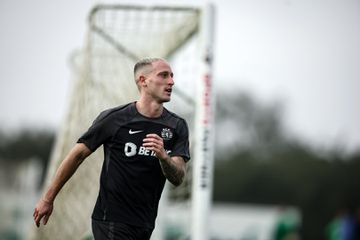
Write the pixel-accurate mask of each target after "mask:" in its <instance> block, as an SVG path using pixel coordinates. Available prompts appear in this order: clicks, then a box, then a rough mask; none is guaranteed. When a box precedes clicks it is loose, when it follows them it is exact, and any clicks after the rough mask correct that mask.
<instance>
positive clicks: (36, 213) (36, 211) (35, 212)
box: [33, 208, 38, 218]
mask: <svg viewBox="0 0 360 240" xmlns="http://www.w3.org/2000/svg"><path fill="white" fill-rule="evenodd" d="M37 215H38V210H37V209H36V208H35V209H34V213H33V217H34V218H35V217H36V216H37Z"/></svg>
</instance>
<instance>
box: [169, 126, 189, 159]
mask: <svg viewBox="0 0 360 240" xmlns="http://www.w3.org/2000/svg"><path fill="white" fill-rule="evenodd" d="M176 134H177V137H176V141H175V144H174V146H173V149H172V151H171V153H170V156H171V157H173V156H181V157H182V158H183V159H184V160H185V162H187V161H189V160H190V151H189V129H188V126H187V123H186V121H185V120H183V119H181V120H180V121H179V123H178V125H177V127H176Z"/></svg>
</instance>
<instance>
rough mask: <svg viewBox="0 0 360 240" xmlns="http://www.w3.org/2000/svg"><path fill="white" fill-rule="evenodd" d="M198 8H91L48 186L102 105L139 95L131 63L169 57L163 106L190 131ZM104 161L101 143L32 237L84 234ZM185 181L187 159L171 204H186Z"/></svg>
mask: <svg viewBox="0 0 360 240" xmlns="http://www.w3.org/2000/svg"><path fill="white" fill-rule="evenodd" d="M200 13H201V12H200V11H199V9H197V8H181V7H172V8H170V7H142V6H105V5H102V6H97V7H95V8H93V10H92V11H91V13H90V15H89V29H88V33H87V36H86V46H85V47H84V50H83V51H82V52H81V54H79V55H77V57H76V61H74V62H75V65H74V70H75V71H74V76H75V81H74V83H73V88H72V92H71V93H70V96H69V107H68V111H67V114H66V116H65V119H64V121H63V126H62V127H61V129H60V131H59V133H58V136H57V140H56V144H55V147H54V150H53V154H52V157H51V162H50V167H49V169H48V177H47V180H46V184H45V187H46V186H48V184H49V183H50V181H51V179H52V177H53V176H54V174H55V171H56V169H57V168H58V166H59V165H60V162H61V161H62V159H64V157H65V156H66V154H67V153H68V152H69V150H70V149H71V148H72V147H73V146H74V144H75V142H76V141H77V139H78V138H79V136H81V134H82V133H83V132H84V131H86V130H87V128H88V127H89V126H90V125H91V123H92V121H93V120H94V119H95V118H96V116H97V115H98V114H99V113H100V112H101V111H103V110H104V109H107V108H111V107H115V106H118V105H121V104H125V103H127V102H130V101H134V100H136V99H137V98H138V89H137V87H136V85H135V83H134V80H133V73H132V71H133V66H134V64H135V62H136V61H137V60H139V59H141V58H143V57H149V56H151V57H163V58H165V59H167V60H169V62H170V64H171V66H172V68H173V71H174V73H175V89H174V93H175V94H174V96H173V98H172V101H171V102H170V103H168V104H166V105H165V106H166V107H167V108H168V109H170V110H173V111H175V112H176V113H177V114H179V115H180V116H182V117H184V118H185V119H186V120H187V122H188V124H189V127H190V134H191V132H192V131H191V129H192V128H193V122H194V121H193V117H194V104H193V102H194V100H193V98H192V96H194V94H195V85H196V84H194V82H195V81H196V77H197V76H198V73H197V69H198V64H199V59H200V57H199V51H198V49H199V47H198V44H199V42H198V41H197V35H198V34H197V31H198V25H199V15H200ZM190 138H192V137H191V135H190ZM193 144H194V143H191V145H193ZM102 159H103V150H102V147H101V148H99V149H98V150H97V151H96V152H95V153H93V154H92V155H91V156H90V157H89V158H88V159H86V160H85V161H84V162H83V164H82V165H81V166H80V167H79V169H78V170H77V172H76V173H75V174H74V176H73V177H72V178H71V179H70V180H69V182H68V183H67V184H66V185H65V186H64V188H63V189H62V190H61V192H60V193H59V195H58V197H57V199H56V201H55V203H54V206H55V208H54V212H53V214H52V216H51V218H50V220H49V223H48V225H47V226H46V227H42V228H40V229H36V230H34V231H32V234H31V235H30V239H37V240H38V239H81V238H86V236H89V233H90V216H91V212H92V210H93V206H94V204H95V201H96V197H97V194H98V190H99V189H98V186H99V176H100V169H101V165H102ZM190 182H191V161H190V164H188V174H187V179H186V180H185V183H183V184H182V186H181V187H178V188H176V189H174V188H172V187H171V186H167V187H166V189H168V191H166V192H167V194H165V195H167V196H169V198H168V199H165V200H164V201H165V202H167V203H171V204H174V203H175V204H177V203H181V204H184V203H186V202H188V200H189V197H190V192H191V190H190V187H189V186H190ZM164 197H166V196H163V198H164ZM165 212H166V211H161V210H160V214H159V218H162V217H164V216H163V215H162V214H165ZM159 222H161V220H159ZM189 222H190V221H189ZM159 229H160V228H158V231H159ZM160 235H161V234H159V233H156V232H155V233H154V236H158V237H156V239H160V237H159V236H160Z"/></svg>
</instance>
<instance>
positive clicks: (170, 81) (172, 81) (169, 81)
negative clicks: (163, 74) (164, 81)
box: [168, 77, 175, 85]
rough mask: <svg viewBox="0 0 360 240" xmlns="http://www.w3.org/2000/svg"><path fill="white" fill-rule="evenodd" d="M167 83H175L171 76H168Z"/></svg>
mask: <svg viewBox="0 0 360 240" xmlns="http://www.w3.org/2000/svg"><path fill="white" fill-rule="evenodd" d="M168 84H169V85H174V84H175V82H174V78H173V77H169V80H168Z"/></svg>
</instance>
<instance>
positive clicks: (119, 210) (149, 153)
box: [33, 58, 190, 239]
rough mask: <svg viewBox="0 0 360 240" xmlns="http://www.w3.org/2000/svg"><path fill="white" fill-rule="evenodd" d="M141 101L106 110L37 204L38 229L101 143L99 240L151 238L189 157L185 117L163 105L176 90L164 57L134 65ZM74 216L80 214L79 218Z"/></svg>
mask: <svg viewBox="0 0 360 240" xmlns="http://www.w3.org/2000/svg"><path fill="white" fill-rule="evenodd" d="M134 77H135V82H136V84H137V86H138V88H139V91H140V98H139V100H138V101H136V102H133V103H129V104H126V105H123V106H120V107H117V108H113V109H109V110H106V111H104V112H102V113H101V114H100V115H99V116H98V117H97V118H96V119H95V121H94V123H93V124H92V126H91V127H90V128H89V129H88V131H87V132H86V133H84V134H83V136H81V137H80V138H79V140H78V142H77V143H76V144H75V146H74V147H73V149H72V150H71V151H70V152H69V154H68V155H67V156H66V157H65V159H64V160H63V161H62V163H61V165H60V166H59V168H58V170H57V172H56V174H55V177H54V179H53V181H52V183H51V185H50V186H49V188H48V189H47V191H46V192H45V194H44V195H43V197H42V198H41V199H40V200H39V202H38V203H37V205H36V208H35V211H34V214H33V216H34V221H35V223H36V225H37V226H38V227H39V226H40V222H41V220H42V219H43V224H44V225H45V224H46V223H47V222H48V219H49V217H50V215H51V213H52V210H53V202H54V200H55V198H56V195H57V194H58V192H59V191H60V190H61V188H62V187H63V185H64V184H65V183H66V182H67V181H68V179H69V178H70V177H71V176H72V174H73V173H74V172H75V171H76V169H77V168H78V166H79V165H80V164H81V163H82V162H83V161H84V159H85V158H86V157H88V156H89V155H90V154H91V153H92V152H94V151H95V150H96V149H97V148H98V147H99V146H100V145H103V147H104V163H103V167H102V171H101V177H100V192H99V196H98V199H97V202H96V204H95V208H94V211H93V214H92V230H93V234H94V237H95V239H150V236H151V233H152V231H153V229H154V225H155V218H156V215H157V209H158V203H159V200H160V196H161V192H162V190H163V187H164V183H165V180H166V179H168V180H169V181H170V182H171V183H172V184H173V185H175V186H178V185H180V184H181V183H182V181H183V179H184V176H185V171H186V162H187V161H188V160H189V159H190V155H189V141H188V128H187V124H186V122H185V120H184V119H182V118H180V117H178V116H177V115H175V114H174V113H171V112H170V111H168V110H167V109H166V108H164V107H163V103H164V102H168V101H170V98H171V93H172V88H173V86H174V80H173V72H172V70H171V67H170V66H169V64H168V63H167V62H166V61H165V60H163V59H159V58H149V59H143V60H141V61H139V62H138V63H136V64H135V67H134ZM74 217H75V216H74Z"/></svg>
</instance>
